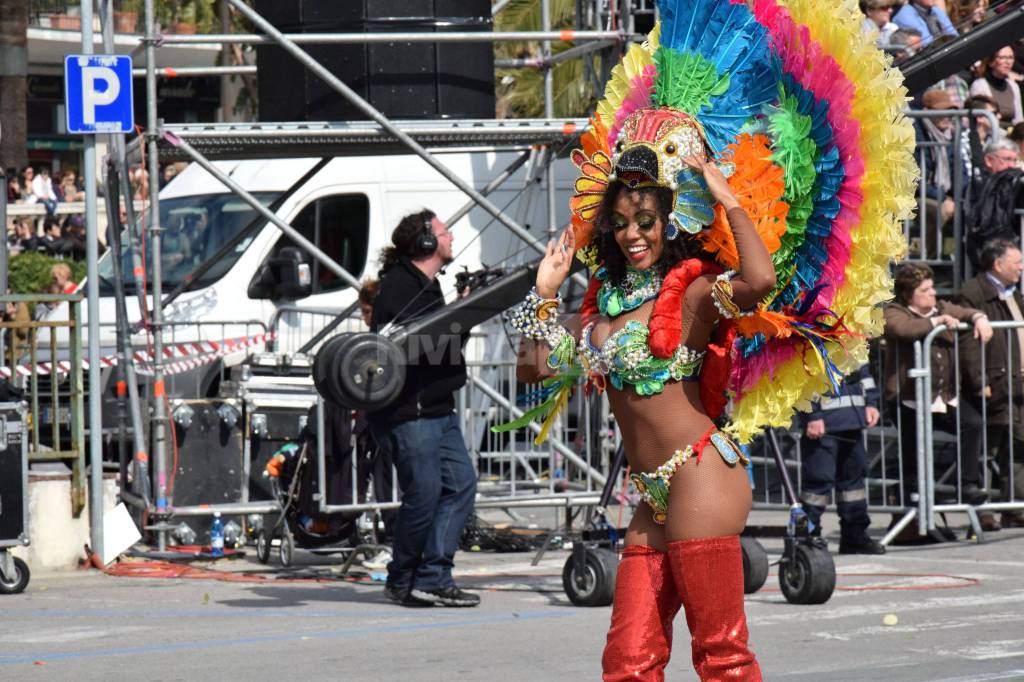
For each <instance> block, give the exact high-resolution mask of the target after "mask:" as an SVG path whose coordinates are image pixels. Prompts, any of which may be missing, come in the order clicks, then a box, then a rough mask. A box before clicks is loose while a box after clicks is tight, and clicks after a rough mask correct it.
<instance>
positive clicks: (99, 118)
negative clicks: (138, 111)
mask: <svg viewBox="0 0 1024 682" xmlns="http://www.w3.org/2000/svg"><path fill="white" fill-rule="evenodd" d="M64 103H65V110H66V111H67V124H68V132H69V133H130V132H131V131H132V129H133V127H134V123H135V118H134V113H133V110H132V58H131V57H128V56H125V55H84V54H69V55H66V56H65V57H64Z"/></svg>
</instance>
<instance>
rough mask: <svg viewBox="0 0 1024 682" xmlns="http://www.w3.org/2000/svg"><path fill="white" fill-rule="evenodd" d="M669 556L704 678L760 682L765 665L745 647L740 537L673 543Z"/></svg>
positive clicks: (697, 667)
mask: <svg viewBox="0 0 1024 682" xmlns="http://www.w3.org/2000/svg"><path fill="white" fill-rule="evenodd" d="M668 556H669V561H670V562H671V564H672V575H673V577H674V578H675V582H676V589H677V590H678V591H679V596H680V597H681V598H682V601H683V608H685V609H686V624H687V625H689V626H690V635H691V636H692V640H691V645H692V647H693V667H694V669H695V670H696V671H697V674H698V675H699V676H700V679H701V681H702V682H725V681H727V680H728V681H729V682H734V681H737V680H740V681H742V682H761V668H760V666H758V664H757V660H756V659H755V658H754V654H753V652H751V651H750V649H749V648H748V647H747V617H746V615H745V614H744V612H743V554H742V551H741V550H740V539H739V536H736V535H730V536H727V537H718V538H700V539H697V540H680V541H678V542H670V543H669V544H668Z"/></svg>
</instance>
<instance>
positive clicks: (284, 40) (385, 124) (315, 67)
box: [228, 0, 607, 287]
mask: <svg viewBox="0 0 1024 682" xmlns="http://www.w3.org/2000/svg"><path fill="white" fill-rule="evenodd" d="M228 2H230V3H231V4H232V5H233V6H234V7H235V9H237V10H238V11H239V12H240V13H241V14H243V15H244V16H245V17H246V18H247V19H249V21H251V22H252V23H253V24H254V25H255V26H256V28H257V29H259V30H261V31H263V32H265V33H266V34H267V35H268V36H269V37H270V38H272V39H273V40H274V41H276V42H277V43H279V44H280V46H281V47H282V48H283V49H284V50H285V51H286V52H288V53H289V54H291V55H292V56H293V57H295V58H296V59H298V60H299V62H300V63H302V65H303V66H305V67H306V68H307V69H309V70H310V71H311V72H313V73H314V74H315V75H316V76H318V77H319V78H321V79H322V80H323V81H324V82H325V83H327V84H328V85H330V86H331V87H332V88H334V89H335V90H337V91H338V92H339V93H340V94H341V95H342V96H343V97H345V99H347V100H348V101H349V102H351V103H352V104H354V105H355V106H356V108H358V109H359V110H360V111H362V112H363V113H364V114H366V115H367V116H368V117H370V118H371V119H373V120H374V121H376V122H377V123H378V124H379V125H380V126H381V127H382V128H384V129H385V130H387V131H388V132H389V133H390V134H391V135H393V136H394V137H395V138H397V139H398V140H399V141H400V142H401V143H402V144H404V145H405V146H406V147H408V148H409V149H411V150H412V151H413V152H415V153H416V155H417V156H419V157H420V158H422V159H423V160H424V161H426V162H427V164H428V165H430V167H431V168H433V169H434V170H436V171H437V172H438V173H440V174H441V175H442V176H443V177H444V178H446V179H447V180H448V181H449V182H451V183H452V184H453V185H455V186H456V187H458V188H459V189H460V190H462V192H463V193H465V194H466V195H467V196H469V197H470V198H472V199H473V200H474V201H476V202H477V204H478V205H479V206H480V207H481V208H483V209H484V210H485V211H487V212H488V213H490V214H491V215H492V216H494V218H495V219H496V220H497V221H498V222H500V223H501V224H502V225H504V226H505V227H507V228H508V229H509V230H511V231H512V232H513V233H515V234H516V235H517V236H518V237H519V238H520V239H522V240H523V241H524V242H526V243H527V244H528V245H529V246H530V247H531V248H533V249H534V250H535V251H537V253H540V254H542V255H543V254H545V253H546V252H547V249H546V247H545V245H544V244H543V243H541V242H539V241H537V240H536V239H534V237H533V235H531V234H530V233H529V232H528V231H526V230H525V229H524V228H523V227H521V226H520V225H518V224H516V223H515V222H514V221H513V220H511V219H509V218H508V217H507V216H505V215H504V214H503V213H502V212H501V209H499V208H498V207H497V206H495V205H494V204H493V203H491V202H490V201H488V199H487V198H486V197H484V196H483V195H482V194H481V193H480V192H478V191H476V189H474V188H473V187H472V186H471V185H470V184H469V183H467V182H465V181H464V180H463V179H462V178H460V177H459V176H458V175H456V174H455V173H454V172H452V171H451V170H450V169H449V168H447V167H446V166H445V165H444V164H442V163H441V162H440V161H438V160H437V159H435V158H434V157H433V156H432V155H431V154H430V152H428V151H427V150H426V149H424V148H423V147H422V146H420V144H419V143H418V142H416V141H415V140H414V139H412V137H410V136H409V135H407V134H406V133H405V132H404V131H402V130H400V129H399V128H397V127H396V126H395V125H394V124H392V123H391V121H390V120H388V118H387V117H386V116H384V114H382V113H381V112H379V111H377V109H375V108H374V107H373V106H371V105H370V104H369V103H368V102H367V101H366V100H364V99H363V98H362V97H360V96H359V95H357V94H356V93H355V92H354V91H353V90H352V89H351V88H349V87H348V86H347V85H345V83H343V82H342V81H341V80H340V79H339V78H337V77H336V76H335V75H334V74H332V73H331V72H330V71H328V70H327V69H325V68H324V67H323V66H322V65H321V64H320V63H319V62H318V61H317V60H315V59H313V58H312V57H311V56H309V54H307V53H306V52H304V51H303V50H302V48H300V47H299V46H298V45H296V44H295V43H294V42H293V41H292V40H290V39H289V38H288V37H286V36H285V35H284V34H283V33H281V32H280V31H278V30H277V29H276V28H274V26H273V25H272V24H271V23H270V22H268V21H267V20H266V19H264V18H263V17H262V16H260V15H259V14H258V13H257V12H256V11H255V10H253V9H252V8H251V7H249V6H248V5H247V4H245V3H244V2H242V0H228ZM360 35H362V34H360ZM366 35H370V34H366ZM382 35H387V36H390V40H391V41H395V42H400V41H402V40H403V39H402V38H398V37H396V36H399V35H403V34H397V33H392V34H382ZM410 35H417V34H410ZM419 35H424V34H419ZM426 35H430V36H435V37H436V36H442V35H444V36H448V35H458V34H450V33H444V34H441V33H439V34H426ZM467 35H474V36H476V37H477V38H479V37H480V36H481V35H484V36H489V35H491V34H482V33H473V34H467ZM602 37H607V36H602ZM279 227H280V226H279ZM574 277H576V278H577V279H578V281H579V282H580V284H581V286H584V287H585V286H587V283H586V278H585V277H583V276H582V275H581V274H579V273H577V274H576V275H574Z"/></svg>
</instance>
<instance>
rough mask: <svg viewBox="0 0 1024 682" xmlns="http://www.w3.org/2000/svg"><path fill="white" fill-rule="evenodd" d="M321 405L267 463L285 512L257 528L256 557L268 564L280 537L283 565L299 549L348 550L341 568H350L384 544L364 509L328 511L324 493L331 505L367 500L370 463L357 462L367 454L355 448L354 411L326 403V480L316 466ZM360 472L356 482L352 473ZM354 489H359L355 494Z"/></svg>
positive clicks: (268, 517) (272, 485)
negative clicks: (367, 525)
mask: <svg viewBox="0 0 1024 682" xmlns="http://www.w3.org/2000/svg"><path fill="white" fill-rule="evenodd" d="M317 409H318V407H317V406H316V405H313V406H312V407H311V408H310V413H309V417H308V419H307V421H306V426H305V427H304V428H303V429H302V432H301V433H300V435H299V439H298V441H297V442H293V443H287V444H285V445H284V446H282V447H281V448H280V449H278V450H277V452H275V453H274V455H273V456H272V457H271V458H270V460H269V461H268V462H267V465H266V469H265V471H264V476H266V477H268V478H269V479H270V489H271V492H272V494H273V496H274V499H275V500H277V502H278V504H280V506H281V511H280V512H278V513H276V514H268V515H265V516H264V518H263V523H262V524H261V525H260V527H259V528H258V529H257V531H256V557H257V559H259V561H260V562H261V563H264V564H266V563H268V562H269V561H270V555H271V551H272V547H273V544H274V541H275V540H278V541H279V542H278V546H277V549H278V554H277V555H278V559H279V560H280V562H281V565H282V566H285V567H287V566H291V564H292V563H293V560H294V556H295V550H296V549H304V550H308V551H311V552H313V553H316V554H325V555H326V554H346V555H347V556H346V561H345V563H344V565H343V567H342V573H345V572H347V571H348V569H349V568H350V567H351V565H352V564H353V563H354V562H355V560H356V558H357V557H358V556H361V555H362V556H366V557H370V556H372V555H373V554H375V553H376V552H378V551H380V550H381V549H382V546H380V545H378V544H376V543H375V542H373V541H372V540H373V534H372V532H370V533H369V534H367V535H366V536H364V534H363V531H362V530H361V526H360V524H359V519H360V517H361V516H362V512H360V511H353V512H340V513H324V512H322V511H320V496H321V495H326V499H327V502H328V504H333V505H337V504H352V503H353V502H354V501H355V500H356V498H358V501H359V502H365V501H366V499H365V490H366V482H367V481H366V478H367V476H368V475H369V471H368V468H367V467H363V466H356V467H353V463H352V458H353V457H360V456H365V454H366V453H365V452H363V451H362V450H360V449H359V448H356V447H353V440H354V439H353V437H352V436H353V428H354V426H353V416H352V413H351V411H349V410H346V409H343V408H340V407H337V406H334V405H331V404H330V403H324V405H323V409H324V425H325V433H324V443H325V447H326V450H327V452H326V457H325V464H326V466H325V473H326V475H325V481H324V484H323V485H321V481H320V480H319V479H320V476H319V467H318V465H317V457H316V455H317V432H316V428H317V427H316V424H317V419H316V417H317V415H316V410H317ZM353 476H356V479H357V480H356V481H355V485H354V486H353V481H352V478H353ZM354 491H355V492H356V494H355V495H354V494H353V493H354Z"/></svg>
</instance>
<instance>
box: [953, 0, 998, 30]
mask: <svg viewBox="0 0 1024 682" xmlns="http://www.w3.org/2000/svg"><path fill="white" fill-rule="evenodd" d="M987 11H988V0H969V1H968V2H964V1H963V0H949V1H948V2H947V3H946V14H947V15H948V16H949V21H950V23H952V24H953V26H956V27H959V28H960V31H961V32H963V33H967V32H969V31H971V30H972V29H974V28H975V27H977V26H978V24H980V23H981V22H983V21H985V13H986V12H987Z"/></svg>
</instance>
